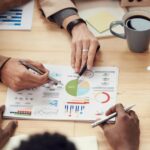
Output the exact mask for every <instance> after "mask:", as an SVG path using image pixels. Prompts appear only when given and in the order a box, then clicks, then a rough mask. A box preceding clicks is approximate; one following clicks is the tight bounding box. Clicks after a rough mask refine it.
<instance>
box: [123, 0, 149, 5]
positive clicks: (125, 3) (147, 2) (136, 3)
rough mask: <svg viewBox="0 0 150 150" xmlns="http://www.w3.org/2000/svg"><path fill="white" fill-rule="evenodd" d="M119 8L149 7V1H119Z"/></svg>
mask: <svg viewBox="0 0 150 150" xmlns="http://www.w3.org/2000/svg"><path fill="white" fill-rule="evenodd" d="M121 6H150V0H121Z"/></svg>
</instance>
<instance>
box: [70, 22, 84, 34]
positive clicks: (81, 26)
mask: <svg viewBox="0 0 150 150" xmlns="http://www.w3.org/2000/svg"><path fill="white" fill-rule="evenodd" d="M85 28H87V25H86V24H85V23H80V24H78V25H76V26H75V27H74V28H73V29H72V32H71V33H72V34H74V33H75V32H76V31H81V32H82V31H83V30H84V29H85Z"/></svg>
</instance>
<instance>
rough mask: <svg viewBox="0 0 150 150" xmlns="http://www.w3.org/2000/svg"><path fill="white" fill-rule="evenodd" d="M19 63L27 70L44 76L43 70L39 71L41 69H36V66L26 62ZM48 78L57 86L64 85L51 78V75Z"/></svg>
mask: <svg viewBox="0 0 150 150" xmlns="http://www.w3.org/2000/svg"><path fill="white" fill-rule="evenodd" d="M19 62H20V63H21V64H22V65H23V66H25V67H26V68H27V69H32V70H33V71H35V72H37V73H38V74H40V75H43V74H44V72H42V71H41V70H39V69H38V68H36V67H35V66H33V65H31V64H29V63H27V62H26V61H23V60H19ZM48 78H49V79H50V80H52V81H53V82H54V84H56V85H57V84H61V85H62V83H61V81H58V80H56V79H55V78H53V77H51V76H50V75H48Z"/></svg>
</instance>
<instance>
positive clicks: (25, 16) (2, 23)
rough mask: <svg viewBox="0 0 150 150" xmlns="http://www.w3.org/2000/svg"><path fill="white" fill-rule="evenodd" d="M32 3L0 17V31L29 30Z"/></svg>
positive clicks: (32, 8)
mask: <svg viewBox="0 0 150 150" xmlns="http://www.w3.org/2000/svg"><path fill="white" fill-rule="evenodd" d="M33 10H34V1H31V2H29V3H27V4H25V5H24V6H22V7H18V8H14V9H11V10H9V11H8V12H6V13H4V14H1V15H0V30H31V27H32V18H33Z"/></svg>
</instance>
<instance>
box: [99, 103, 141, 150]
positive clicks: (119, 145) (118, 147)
mask: <svg viewBox="0 0 150 150" xmlns="http://www.w3.org/2000/svg"><path fill="white" fill-rule="evenodd" d="M114 112H117V117H116V122H115V124H107V123H106V124H105V123H104V124H102V125H101V127H102V129H103V131H104V134H105V136H106V139H107V140H108V142H109V144H110V146H111V147H112V148H113V149H114V150H138V148H139V137H140V129H139V119H138V117H137V115H136V113H135V112H134V111H132V110H130V111H129V112H128V113H126V112H125V111H124V108H123V106H122V105H121V104H117V105H115V106H114V107H112V108H110V109H109V110H108V111H107V112H106V115H110V114H112V113H114Z"/></svg>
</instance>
